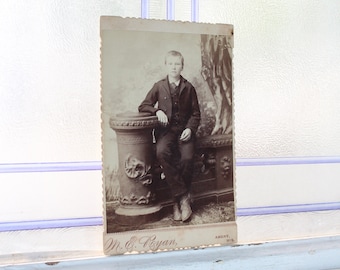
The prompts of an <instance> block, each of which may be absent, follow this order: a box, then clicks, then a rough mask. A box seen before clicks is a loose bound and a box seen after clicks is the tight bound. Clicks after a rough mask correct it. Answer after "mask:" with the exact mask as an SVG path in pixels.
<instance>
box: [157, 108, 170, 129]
mask: <svg viewBox="0 0 340 270" xmlns="http://www.w3.org/2000/svg"><path fill="white" fill-rule="evenodd" d="M156 115H157V118H158V121H159V122H160V123H161V125H162V126H167V125H168V124H169V120H168V117H167V116H166V114H165V113H164V112H163V111H162V110H158V111H157V112H156Z"/></svg>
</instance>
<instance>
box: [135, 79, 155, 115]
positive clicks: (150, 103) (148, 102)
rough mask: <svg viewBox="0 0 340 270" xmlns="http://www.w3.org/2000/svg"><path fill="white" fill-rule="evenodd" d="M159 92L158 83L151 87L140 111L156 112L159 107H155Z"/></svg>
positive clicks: (140, 106)
mask: <svg viewBox="0 0 340 270" xmlns="http://www.w3.org/2000/svg"><path fill="white" fill-rule="evenodd" d="M157 96H158V94H157V87H156V84H155V85H154V86H153V87H152V88H151V90H150V91H149V93H148V94H147V95H146V97H145V99H144V100H143V101H142V103H141V104H140V105H139V107H138V111H139V112H149V113H151V114H154V115H155V114H156V112H157V110H158V109H157V108H155V104H156V103H157V99H158V97H157Z"/></svg>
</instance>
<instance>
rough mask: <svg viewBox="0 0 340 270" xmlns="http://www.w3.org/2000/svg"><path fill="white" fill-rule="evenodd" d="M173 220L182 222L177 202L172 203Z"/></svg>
mask: <svg viewBox="0 0 340 270" xmlns="http://www.w3.org/2000/svg"><path fill="white" fill-rule="evenodd" d="M174 220H175V221H180V220H182V214H181V211H180V210H179V205H178V203H177V202H175V203H174Z"/></svg>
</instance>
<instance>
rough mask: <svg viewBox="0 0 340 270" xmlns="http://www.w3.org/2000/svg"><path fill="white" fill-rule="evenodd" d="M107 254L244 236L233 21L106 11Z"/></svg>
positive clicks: (219, 242) (103, 61) (220, 241)
mask: <svg viewBox="0 0 340 270" xmlns="http://www.w3.org/2000/svg"><path fill="white" fill-rule="evenodd" d="M100 34H101V91H102V92H101V97H102V161H103V191H104V192H103V193H104V251H105V254H108V255H114V254H125V253H138V252H154V251H164V250H178V249H183V248H197V247H203V246H204V247H206V246H211V245H229V244H233V243H235V242H236V236H237V233H236V222H235V208H234V168H235V159H234V151H233V149H234V139H233V95H232V94H233V89H232V87H233V81H232V49H233V27H232V26H231V25H225V24H203V23H191V22H176V21H165V20H164V21H162V20H147V19H133V18H120V17H109V16H107V17H101V28H100Z"/></svg>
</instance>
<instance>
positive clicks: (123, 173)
mask: <svg viewBox="0 0 340 270" xmlns="http://www.w3.org/2000/svg"><path fill="white" fill-rule="evenodd" d="M156 124H157V117H156V116H150V115H149V114H146V113H123V114H119V115H117V116H116V117H115V118H112V119H111V120H110V127H111V128H112V129H113V130H114V131H115V132H116V134H117V143H118V157H119V185H120V193H121V194H120V206H119V207H118V209H116V216H117V217H116V218H117V221H118V222H119V223H120V224H126V225H135V224H142V223H146V222H150V221H153V220H155V219H157V218H158V213H159V211H160V210H161V206H160V205H159V204H155V203H154V199H155V194H154V192H153V190H152V186H153V179H152V174H151V168H152V165H153V145H152V129H153V128H154V127H155V125H156Z"/></svg>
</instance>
